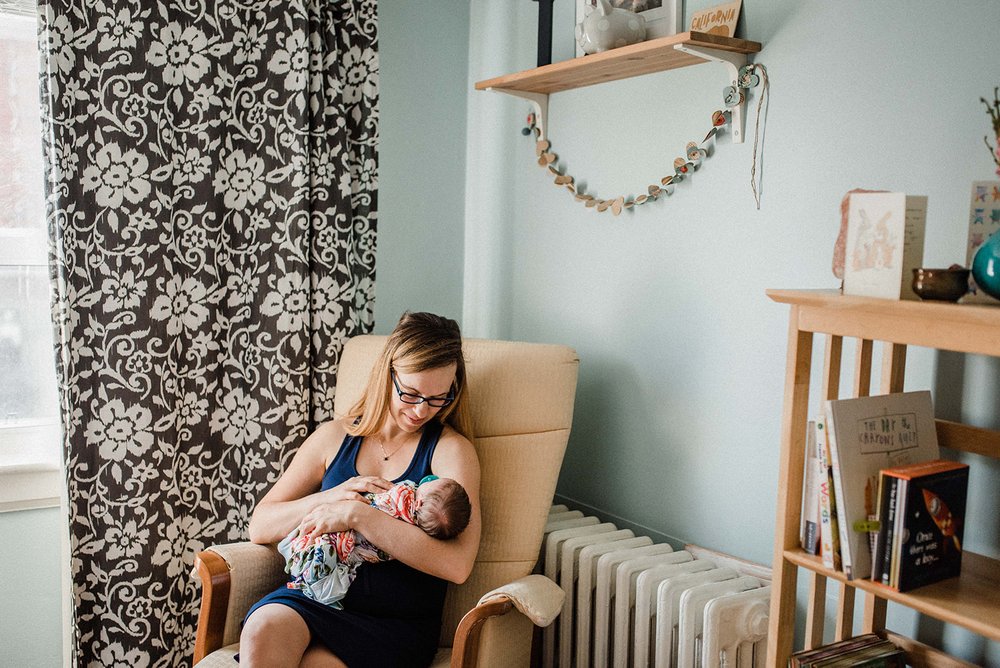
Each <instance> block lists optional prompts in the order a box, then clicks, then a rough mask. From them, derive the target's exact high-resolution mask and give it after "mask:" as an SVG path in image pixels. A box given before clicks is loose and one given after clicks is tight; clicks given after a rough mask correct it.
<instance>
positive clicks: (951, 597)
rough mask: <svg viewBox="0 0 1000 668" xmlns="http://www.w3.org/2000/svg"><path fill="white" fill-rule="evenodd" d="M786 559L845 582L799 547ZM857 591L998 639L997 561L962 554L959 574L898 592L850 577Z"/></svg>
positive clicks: (999, 586) (999, 568) (999, 572)
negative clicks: (909, 590) (960, 572)
mask: <svg viewBox="0 0 1000 668" xmlns="http://www.w3.org/2000/svg"><path fill="white" fill-rule="evenodd" d="M784 555H785V559H787V560H788V561H790V562H792V563H794V564H795V565H796V566H798V567H800V568H808V569H809V570H811V571H814V572H816V573H819V574H820V575H822V576H824V577H826V578H829V579H833V580H837V581H838V582H843V583H846V582H847V580H846V579H845V578H844V574H843V573H840V572H839V571H834V570H830V569H829V568H826V567H824V566H823V562H822V560H821V559H820V557H818V556H815V555H812V554H806V553H805V552H803V551H802V550H801V549H796V550H785V552H784ZM850 585H851V586H852V587H854V588H856V589H858V590H860V591H865V592H870V593H872V594H874V595H875V596H878V597H880V598H884V599H886V600H888V601H894V602H896V603H900V604H902V605H905V606H907V607H910V608H913V609H914V610H916V611H918V612H921V613H923V614H925V615H929V616H931V617H934V618H935V619H940V620H941V621H943V622H948V623H949V624H957V625H959V626H964V627H965V628H967V629H969V630H970V631H972V632H974V633H978V634H980V635H982V636H986V637H987V638H989V639H991V640H998V641H1000V600H997V592H998V591H1000V561H997V560H996V559H990V558H989V557H984V556H982V555H979V554H974V553H972V552H966V553H965V554H964V555H963V556H962V575H961V576H959V577H957V578H950V579H948V580H944V581H942V582H938V583H936V584H932V585H928V586H926V587H921V588H919V589H915V590H913V591H911V592H907V593H905V594H900V593H899V592H897V591H895V590H894V589H890V588H889V587H886V586H884V585H880V584H876V583H874V582H871V581H869V580H852V581H851V583H850Z"/></svg>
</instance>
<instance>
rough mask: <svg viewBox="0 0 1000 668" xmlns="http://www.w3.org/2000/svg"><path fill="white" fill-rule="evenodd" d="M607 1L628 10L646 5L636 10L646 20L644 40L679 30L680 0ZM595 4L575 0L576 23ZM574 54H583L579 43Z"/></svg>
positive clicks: (680, 19)
mask: <svg viewBox="0 0 1000 668" xmlns="http://www.w3.org/2000/svg"><path fill="white" fill-rule="evenodd" d="M609 2H610V3H611V6H612V7H617V8H620V9H628V10H629V11H635V10H634V9H633V7H635V6H639V7H648V9H643V10H640V11H638V12H636V13H637V14H639V15H640V16H642V17H643V18H644V19H645V20H646V40H651V39H656V38H657V37H666V36H667V35H676V34H677V33H679V32H681V26H682V25H683V24H682V17H681V11H682V8H683V7H682V5H681V3H680V0H609ZM596 6H597V0H576V23H580V22H581V21H583V19H584V17H585V16H586V15H587V14H589V13H590V12H591V10H592V9H593V8H594V7H596ZM575 25H576V24H574V26H575ZM576 55H577V57H578V58H579V57H580V56H582V55H584V53H583V49H582V48H580V45H579V44H577V45H576Z"/></svg>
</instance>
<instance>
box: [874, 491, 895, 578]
mask: <svg viewBox="0 0 1000 668" xmlns="http://www.w3.org/2000/svg"><path fill="white" fill-rule="evenodd" d="M883 480H884V481H885V484H886V496H887V499H886V509H885V513H884V514H883V515H882V517H881V518H880V519H879V521H880V527H884V533H883V529H882V528H880V529H879V533H880V535H881V536H882V538H881V541H880V542H881V544H882V545H881V548H882V553H881V554H880V555H879V556H880V557H881V558H880V559H879V560H878V561H876V562H874V564H873V565H872V579H873V580H875V579H876V578H875V573H876V572H877V573H878V579H877V581H878V582H881V583H882V584H884V585H888V584H889V581H890V575H891V574H892V554H893V552H892V551H893V540H894V538H895V531H894V529H895V527H894V526H893V525H894V524H895V523H896V499H897V498H898V495H897V486H898V483H899V479H898V478H895V477H893V476H883ZM876 566H877V567H878V570H877V571H876V569H875V567H876Z"/></svg>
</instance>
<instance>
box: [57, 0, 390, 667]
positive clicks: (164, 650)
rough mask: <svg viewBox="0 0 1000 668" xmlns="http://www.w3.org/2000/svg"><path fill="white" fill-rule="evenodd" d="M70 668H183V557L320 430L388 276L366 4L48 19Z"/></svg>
mask: <svg viewBox="0 0 1000 668" xmlns="http://www.w3.org/2000/svg"><path fill="white" fill-rule="evenodd" d="M39 13H40V43H41V46H42V51H43V75H42V94H43V111H42V113H43V117H44V122H45V142H46V146H45V149H46V157H47V163H48V165H47V185H48V191H47V193H48V195H47V210H46V213H47V216H48V219H49V225H50V230H51V233H52V251H53V255H52V273H53V285H54V286H55V293H56V296H55V301H54V312H53V315H54V320H55V324H56V328H57V335H58V343H57V351H56V352H57V365H58V371H59V379H60V386H61V395H62V396H61V402H62V410H63V414H64V426H65V439H66V440H65V446H66V447H65V452H66V462H67V478H68V480H67V482H68V486H69V502H70V508H69V510H70V515H71V549H72V573H73V582H74V593H75V618H74V621H75V625H76V639H75V648H74V650H75V651H74V656H75V658H74V663H75V665H78V666H102V667H111V666H127V667H128V668H143V667H146V666H176V665H187V664H189V663H190V659H191V650H192V648H193V643H194V620H195V614H194V613H195V608H196V604H197V602H198V601H199V599H200V589H199V587H198V586H197V584H196V582H195V581H194V580H192V579H191V578H190V577H188V572H189V570H190V568H191V566H192V563H193V558H194V554H195V553H196V552H197V551H198V550H201V549H203V548H204V547H206V546H208V545H210V544H212V543H216V542H227V541H233V540H240V539H243V538H244V537H245V530H246V525H247V521H248V518H249V515H250V512H251V510H252V509H253V506H254V504H255V502H256V500H257V499H258V498H259V497H260V496H261V495H262V494H263V492H264V491H266V489H267V488H269V487H270V485H271V484H272V483H273V482H274V481H275V480H276V478H277V477H278V475H279V473H280V471H281V470H282V469H283V467H284V466H285V465H287V463H288V461H289V459H290V457H291V455H292V453H293V452H294V449H295V448H296V447H297V446H298V445H299V444H300V443H301V442H302V440H303V437H304V436H305V435H306V434H307V433H308V432H309V431H310V430H311V429H312V428H313V427H314V426H315V425H316V424H317V423H318V422H321V421H323V420H325V419H328V418H329V417H330V416H331V406H332V396H333V392H334V389H335V373H336V370H337V364H338V361H339V356H340V351H341V347H342V344H343V342H344V341H345V340H346V339H347V338H348V337H350V336H353V335H355V334H359V333H363V332H366V331H369V330H370V328H371V324H372V315H373V313H372V305H373V298H374V275H375V266H374V265H375V231H376V229H375V228H376V225H375V221H376V193H377V182H376V179H377V170H376V164H377V152H376V143H377V139H378V116H377V100H378V95H377V76H378V52H377V33H376V17H375V2H374V0H250V1H249V2H237V1H236V0H215V1H212V0H184V1H183V2H174V1H168V0H160V1H159V2H146V1H142V2H140V1H138V0H131V1H128V0H117V1H116V0H82V1H79V0H44V1H43V4H42V5H41V6H40V7H39Z"/></svg>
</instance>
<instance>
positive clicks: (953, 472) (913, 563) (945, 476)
mask: <svg viewBox="0 0 1000 668" xmlns="http://www.w3.org/2000/svg"><path fill="white" fill-rule="evenodd" d="M883 476H884V477H886V478H895V479H897V487H898V490H899V491H898V492H897V507H896V521H895V524H894V526H895V531H896V533H897V534H898V540H897V541H896V547H895V548H894V550H893V554H892V559H893V561H894V564H893V569H892V570H893V571H894V573H895V577H894V578H891V582H890V584H891V586H893V587H894V588H896V589H898V590H899V591H901V592H903V591H909V590H911V589H915V588H916V587H921V586H923V585H927V584H931V583H933V582H938V581H940V580H944V579H946V578H950V577H955V576H957V575H958V574H959V572H960V571H961V569H962V537H963V529H964V524H965V508H966V497H967V493H968V487H969V466H968V465H967V464H962V463H961V462H952V461H947V460H943V459H938V460H934V461H929V462H921V463H918V464H914V465H911V466H903V467H893V468H889V469H886V470H885V471H883Z"/></svg>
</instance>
